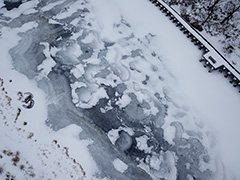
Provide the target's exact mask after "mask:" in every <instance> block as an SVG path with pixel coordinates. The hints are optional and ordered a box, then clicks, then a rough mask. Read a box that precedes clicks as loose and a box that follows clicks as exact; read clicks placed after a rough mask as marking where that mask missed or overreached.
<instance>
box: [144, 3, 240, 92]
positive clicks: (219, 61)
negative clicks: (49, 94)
mask: <svg viewBox="0 0 240 180" xmlns="http://www.w3.org/2000/svg"><path fill="white" fill-rule="evenodd" d="M149 1H150V2H152V3H153V4H154V5H155V6H157V7H158V8H159V10H160V11H161V12H162V13H164V14H165V15H166V16H167V17H169V19H170V20H171V21H172V22H173V23H174V24H175V25H176V26H177V27H178V28H179V29H180V30H181V31H182V32H183V33H184V34H185V35H186V36H187V37H188V38H189V39H190V40H191V41H192V43H193V44H194V45H196V46H197V47H198V48H199V50H201V51H202V52H203V56H202V59H201V60H200V62H203V63H204V67H205V68H208V69H209V70H208V72H212V71H214V70H218V71H219V72H221V73H224V77H225V78H228V79H229V82H230V83H231V84H233V86H234V87H237V88H238V90H239V92H240V72H239V71H238V70H237V69H236V68H235V67H234V66H233V65H232V64H231V63H230V62H229V61H228V60H227V59H226V58H225V57H224V56H223V55H221V53H219V52H218V51H217V50H216V49H215V48H214V46H213V45H212V44H211V43H210V42H209V41H208V40H206V39H205V38H204V37H203V36H202V35H201V34H200V33H199V32H198V31H196V30H195V29H194V28H193V27H192V26H191V25H190V24H189V23H188V22H186V21H185V20H184V19H183V18H182V17H181V16H180V15H179V14H178V13H177V12H176V11H175V10H174V9H173V8H171V7H170V6H168V5H167V4H166V3H165V2H163V1H162V0H149Z"/></svg>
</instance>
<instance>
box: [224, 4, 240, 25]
mask: <svg viewBox="0 0 240 180" xmlns="http://www.w3.org/2000/svg"><path fill="white" fill-rule="evenodd" d="M239 8H240V6H238V7H237V8H236V9H234V10H233V11H232V12H230V13H229V14H228V16H227V17H225V18H224V19H223V20H222V22H221V24H224V23H225V22H228V21H229V20H230V19H231V18H232V15H233V14H234V13H235V12H237V11H238V10H239Z"/></svg>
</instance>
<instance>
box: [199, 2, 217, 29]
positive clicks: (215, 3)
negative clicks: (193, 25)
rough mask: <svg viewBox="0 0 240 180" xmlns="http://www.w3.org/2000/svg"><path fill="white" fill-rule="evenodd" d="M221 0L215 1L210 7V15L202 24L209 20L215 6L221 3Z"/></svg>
mask: <svg viewBox="0 0 240 180" xmlns="http://www.w3.org/2000/svg"><path fill="white" fill-rule="evenodd" d="M219 1H220V0H216V1H215V2H214V4H213V5H212V6H211V7H210V8H209V9H208V16H207V18H206V19H205V20H204V21H203V22H202V23H201V25H202V26H203V25H204V24H205V23H206V22H207V21H208V19H209V18H210V17H211V16H212V13H213V9H214V7H215V6H216V5H217V4H218V3H219Z"/></svg>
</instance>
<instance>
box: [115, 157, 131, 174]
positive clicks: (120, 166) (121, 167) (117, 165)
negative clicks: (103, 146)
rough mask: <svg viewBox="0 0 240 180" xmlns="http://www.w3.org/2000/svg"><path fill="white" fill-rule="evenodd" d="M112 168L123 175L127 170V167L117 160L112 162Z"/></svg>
mask: <svg viewBox="0 0 240 180" xmlns="http://www.w3.org/2000/svg"><path fill="white" fill-rule="evenodd" d="M113 166H114V168H115V169H116V170H117V171H119V172H121V173H124V172H125V171H126V170H127V168H128V165H127V164H125V163H124V162H122V161H121V160H120V159H118V158H117V159H115V160H114V161H113Z"/></svg>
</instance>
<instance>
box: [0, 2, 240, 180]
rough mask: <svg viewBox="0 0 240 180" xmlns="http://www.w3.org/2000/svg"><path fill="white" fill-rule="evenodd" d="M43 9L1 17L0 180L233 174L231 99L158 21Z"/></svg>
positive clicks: (65, 6)
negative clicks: (28, 100) (30, 97)
mask: <svg viewBox="0 0 240 180" xmlns="http://www.w3.org/2000/svg"><path fill="white" fill-rule="evenodd" d="M48 3H49V4H48ZM48 3H47V2H41V3H39V2H38V1H37V0H32V1H29V2H25V3H23V4H22V5H21V6H20V7H19V8H17V9H12V10H11V11H7V10H5V9H4V8H2V9H1V10H0V16H1V17H2V18H1V24H0V30H1V36H0V55H1V60H0V78H1V79H0V86H1V87H0V88H1V92H0V93H1V94H0V143H1V146H0V177H1V178H5V177H7V176H11V177H15V179H31V178H32V179H47V178H49V179H70V178H72V179H93V180H95V179H96V180H97V179H121V180H122V179H138V180H139V179H144V180H146V179H160V178H165V179H169V180H174V179H176V178H177V177H178V178H180V179H184V177H186V178H188V179H194V178H199V179H207V178H209V179H216V180H221V179H224V178H225V179H232V178H233V176H236V179H239V178H240V174H239V171H238V168H239V167H240V155H239V153H238V152H240V144H239V143H238V142H239V140H240V131H239V127H240V121H239V118H238V117H240V116H239V115H240V112H239V111H238V107H240V99H239V93H238V92H237V91H236V89H234V88H233V87H231V86H230V85H229V84H228V82H227V81H226V80H225V79H224V78H223V77H222V76H221V75H220V74H218V73H217V72H214V73H212V74H209V73H207V71H206V69H204V68H203V67H202V66H201V64H200V63H199V59H200V58H201V56H202V54H201V51H199V50H198V49H197V48H196V47H195V46H194V45H193V44H192V43H191V42H190V41H189V40H188V39H187V38H186V37H185V35H183V34H182V32H180V31H179V29H178V28H176V27H175V25H174V24H172V22H170V21H169V20H168V18H167V17H165V15H164V14H162V13H160V11H159V10H158V9H157V8H156V7H154V6H153V5H152V4H151V3H150V2H148V1H147V0H98V1H94V0H90V1H89V2H86V1H81V0H78V1H77V0H76V1H75V0H72V1H49V2H48ZM0 4H1V5H3V3H0ZM1 13H2V14H1ZM39 14H41V16H39ZM15 18H18V19H15ZM12 19H13V21H11V20H12ZM19 20H21V21H19ZM68 30H69V31H70V33H69V31H68ZM58 34H60V35H59V36H58ZM63 65H64V66H63ZM19 92H20V93H19ZM27 92H31V93H32V94H33V100H34V102H35V104H34V106H33V108H31V109H26V108H25V107H26V106H25V107H24V105H26V102H24V100H25V98H26V96H27V95H28V94H27ZM112 92H113V93H112ZM21 93H22V94H23V97H22V98H20V95H21ZM10 98H11V99H10ZM105 102H106V103H105ZM74 105H75V106H74ZM76 107H77V108H76ZM98 108H99V109H98ZM91 119H92V120H91ZM109 119H110V120H109ZM111 120H114V121H111ZM104 121H105V122H106V123H105V122H104ZM161 132H162V135H161ZM188 141H189V142H188ZM159 142H161V143H162V144H161V143H159ZM190 142H191V143H190ZM158 143H159V144H158ZM184 143H185V144H184ZM156 144H157V145H156ZM159 148H160V149H159ZM126 152H127V153H126ZM221 162H222V163H221ZM221 164H223V166H222V165H221ZM209 171H210V172H209ZM224 176H225V177H224Z"/></svg>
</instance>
